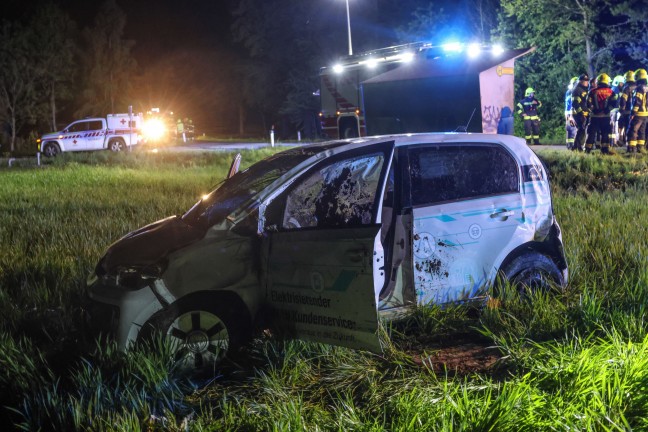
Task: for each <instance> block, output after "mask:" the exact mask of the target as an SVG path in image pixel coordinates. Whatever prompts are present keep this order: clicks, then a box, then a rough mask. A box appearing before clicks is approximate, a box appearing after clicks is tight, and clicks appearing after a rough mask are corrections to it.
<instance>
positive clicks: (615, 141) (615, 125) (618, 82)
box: [610, 75, 624, 147]
mask: <svg viewBox="0 0 648 432" xmlns="http://www.w3.org/2000/svg"><path fill="white" fill-rule="evenodd" d="M623 82H624V78H623V75H617V76H615V77H614V79H613V80H612V91H613V92H614V94H615V95H616V98H617V106H616V107H615V108H612V111H610V128H611V129H612V135H611V136H610V147H617V146H620V145H622V144H620V143H619V142H620V140H619V116H620V114H619V107H618V104H619V100H620V98H621V92H622V91H623Z"/></svg>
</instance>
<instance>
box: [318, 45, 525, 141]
mask: <svg viewBox="0 0 648 432" xmlns="http://www.w3.org/2000/svg"><path fill="white" fill-rule="evenodd" d="M532 51H533V48H531V49H526V48H524V49H517V50H505V49H503V48H501V47H499V46H497V45H493V46H487V45H481V44H459V43H451V44H444V45H434V44H432V43H428V42H417V43H411V44H406V45H398V46H393V47H387V48H381V49H378V50H374V51H369V52H366V53H361V54H357V55H353V56H347V57H344V58H342V59H341V60H340V61H339V62H338V63H337V64H335V65H334V66H332V67H323V68H321V69H320V100H321V111H320V113H319V118H320V123H321V126H322V132H323V133H324V134H325V136H328V137H330V138H353V137H358V136H366V135H380V134H390V133H409V132H412V133H414V132H431V131H437V132H445V131H463V132H466V131H468V132H484V133H495V132H496V130H497V123H498V122H499V120H500V116H501V112H502V109H503V108H504V107H506V106H508V107H509V108H511V109H512V108H513V103H514V86H513V78H514V74H513V71H514V61H515V59H516V58H518V57H521V56H522V55H525V54H527V53H529V52H532ZM505 112H506V111H505ZM509 112H510V111H509Z"/></svg>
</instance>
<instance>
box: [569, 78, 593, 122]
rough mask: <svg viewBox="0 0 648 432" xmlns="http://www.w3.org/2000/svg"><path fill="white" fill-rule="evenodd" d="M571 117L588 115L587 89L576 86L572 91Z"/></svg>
mask: <svg viewBox="0 0 648 432" xmlns="http://www.w3.org/2000/svg"><path fill="white" fill-rule="evenodd" d="M571 103H572V115H574V116H575V115H578V114H583V115H585V116H587V115H589V108H587V87H583V86H582V85H580V84H578V85H577V86H576V88H575V89H574V91H572V101H571Z"/></svg>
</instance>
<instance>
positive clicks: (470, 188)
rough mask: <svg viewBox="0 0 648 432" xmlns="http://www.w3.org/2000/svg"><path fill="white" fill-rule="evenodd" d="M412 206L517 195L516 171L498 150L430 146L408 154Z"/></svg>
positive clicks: (503, 152)
mask: <svg viewBox="0 0 648 432" xmlns="http://www.w3.org/2000/svg"><path fill="white" fill-rule="evenodd" d="M409 158H410V175H411V181H412V190H411V194H412V195H411V197H412V204H413V205H415V206H416V205H426V204H432V203H438V202H444V201H456V200H461V199H467V198H473V197H478V196H484V195H497V194H504V193H514V192H518V191H519V187H520V185H519V170H518V166H517V163H516V162H515V160H514V159H513V157H512V156H511V155H510V154H508V153H507V152H506V151H505V150H504V149H502V148H500V147H499V146H496V145H493V146H487V147H482V146H480V147H476V146H430V147H424V148H416V149H412V150H410V151H409Z"/></svg>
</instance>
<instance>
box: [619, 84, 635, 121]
mask: <svg viewBox="0 0 648 432" xmlns="http://www.w3.org/2000/svg"><path fill="white" fill-rule="evenodd" d="M636 88H637V84H636V83H635V82H634V81H628V82H627V83H626V84H625V85H624V86H623V91H621V94H620V95H619V112H620V113H621V114H623V115H628V114H630V106H631V105H632V93H633V92H634V91H635V89H636Z"/></svg>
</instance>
